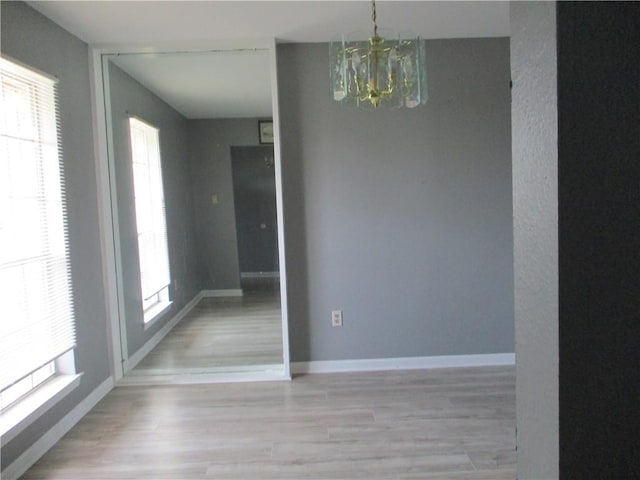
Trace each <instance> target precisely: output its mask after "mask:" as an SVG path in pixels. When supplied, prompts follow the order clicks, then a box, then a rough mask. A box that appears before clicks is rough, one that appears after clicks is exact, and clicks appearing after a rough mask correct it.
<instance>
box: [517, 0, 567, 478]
mask: <svg viewBox="0 0 640 480" xmlns="http://www.w3.org/2000/svg"><path fill="white" fill-rule="evenodd" d="M555 8H556V5H555V2H526V3H525V2H522V3H520V2H514V3H512V4H511V33H512V36H511V72H512V80H513V91H512V100H511V123H512V148H513V166H512V169H513V219H514V220H513V228H514V236H513V249H514V277H515V278H514V286H515V292H514V297H515V318H516V363H517V367H516V370H517V382H516V399H517V400H516V412H517V428H518V434H517V445H518V478H519V479H520V480H526V479H553V478H557V477H558V122H557V110H558V108H557V86H556V79H557V68H556V57H557V56H556V11H555Z"/></svg>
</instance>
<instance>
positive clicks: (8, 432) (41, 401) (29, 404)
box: [0, 374, 82, 446]
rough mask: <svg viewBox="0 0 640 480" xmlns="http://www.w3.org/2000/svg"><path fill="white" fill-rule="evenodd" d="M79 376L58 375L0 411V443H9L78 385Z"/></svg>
mask: <svg viewBox="0 0 640 480" xmlns="http://www.w3.org/2000/svg"><path fill="white" fill-rule="evenodd" d="M81 376H82V374H78V375H58V376H57V377H54V378H52V379H51V380H49V381H47V382H46V383H44V384H43V385H41V386H39V387H38V388H36V389H35V390H34V391H33V392H32V393H30V394H29V395H27V396H26V397H25V398H23V399H22V400H20V401H19V402H18V403H16V404H15V405H13V406H12V407H9V408H8V409H7V410H6V411H4V412H2V413H0V434H1V436H2V440H1V442H0V444H1V445H2V446H4V445H6V444H7V443H9V442H10V441H11V440H13V439H14V438H15V437H16V436H17V435H18V434H19V433H21V432H22V431H23V430H24V429H26V428H27V427H28V426H29V425H31V424H32V423H33V422H34V421H36V420H37V419H38V418H40V416H42V414H44V413H45V412H46V411H47V410H49V409H50V408H51V407H52V406H54V405H55V404H56V403H58V402H59V401H60V400H62V399H63V398H64V397H66V396H67V395H68V394H69V393H70V392H71V391H72V390H74V389H75V388H76V387H77V386H78V385H80V377H81Z"/></svg>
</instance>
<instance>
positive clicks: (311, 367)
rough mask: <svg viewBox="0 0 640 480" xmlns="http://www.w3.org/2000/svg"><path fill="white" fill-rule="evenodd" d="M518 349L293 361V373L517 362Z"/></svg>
mask: <svg viewBox="0 0 640 480" xmlns="http://www.w3.org/2000/svg"><path fill="white" fill-rule="evenodd" d="M515 364H516V354H515V353H489V354H480V355H442V356H435V357H402V358H371V359H362V360H326V361H322V360H321V361H312V362H291V373H294V374H301V373H332V372H371V371H382V370H415V369H428V368H451V367H486V366H498V365H515Z"/></svg>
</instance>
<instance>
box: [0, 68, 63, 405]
mask: <svg viewBox="0 0 640 480" xmlns="http://www.w3.org/2000/svg"><path fill="white" fill-rule="evenodd" d="M0 104H1V109H0V110H1V113H0V292H2V298H3V302H2V309H3V312H2V318H1V319H0V365H2V368H1V369H0V410H2V411H6V410H7V407H10V406H12V405H15V404H16V403H20V402H18V400H20V399H23V398H25V396H26V395H27V394H29V393H31V392H33V391H34V390H36V389H37V387H38V386H40V385H43V384H45V383H47V381H48V380H50V379H51V378H52V377H55V376H56V375H57V374H59V373H72V372H70V371H69V370H70V369H72V370H73V369H74V367H73V366H72V364H73V363H74V362H73V348H74V347H75V325H74V311H73V297H72V292H71V270H70V265H69V249H68V241H67V237H68V233H67V224H66V204H65V195H64V183H63V178H62V152H61V149H60V147H59V140H58V135H59V131H58V126H59V122H58V111H57V92H56V81H55V80H53V79H51V78H49V77H47V76H44V75H42V74H39V73H36V72H34V71H32V70H30V69H27V68H25V67H22V66H20V65H18V64H16V63H14V62H12V61H9V60H8V59H6V58H4V57H1V58H0Z"/></svg>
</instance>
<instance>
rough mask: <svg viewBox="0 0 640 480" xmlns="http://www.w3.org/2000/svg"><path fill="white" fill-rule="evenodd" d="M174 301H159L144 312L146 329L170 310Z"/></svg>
mask: <svg viewBox="0 0 640 480" xmlns="http://www.w3.org/2000/svg"><path fill="white" fill-rule="evenodd" d="M171 305H173V302H171V301H169V302H158V303H156V304H155V305H154V306H153V307H150V308H149V309H148V310H146V311H145V312H144V329H145V330H146V329H147V328H149V327H150V326H151V325H153V324H154V323H155V322H156V321H157V320H158V319H160V317H162V316H163V315H164V314H165V313H167V312H168V311H169V309H170V308H171Z"/></svg>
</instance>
